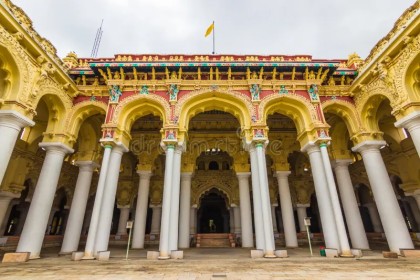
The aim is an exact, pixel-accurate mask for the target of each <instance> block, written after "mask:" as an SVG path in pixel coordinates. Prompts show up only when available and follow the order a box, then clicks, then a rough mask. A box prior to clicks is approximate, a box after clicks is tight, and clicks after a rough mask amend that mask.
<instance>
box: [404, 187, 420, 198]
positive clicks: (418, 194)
mask: <svg viewBox="0 0 420 280" xmlns="http://www.w3.org/2000/svg"><path fill="white" fill-rule="evenodd" d="M404 194H405V195H406V196H412V197H416V196H419V197H420V189H418V190H415V191H413V192H404Z"/></svg>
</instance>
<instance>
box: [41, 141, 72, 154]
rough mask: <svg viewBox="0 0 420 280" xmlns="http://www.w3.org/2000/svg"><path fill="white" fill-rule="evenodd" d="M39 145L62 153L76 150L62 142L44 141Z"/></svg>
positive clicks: (47, 149)
mask: <svg viewBox="0 0 420 280" xmlns="http://www.w3.org/2000/svg"><path fill="white" fill-rule="evenodd" d="M39 147H40V148H41V149H43V150H46V151H52V152H57V153H62V154H72V153H74V150H73V149H72V148H70V147H69V146H67V145H66V144H63V143H60V142H42V143H39Z"/></svg>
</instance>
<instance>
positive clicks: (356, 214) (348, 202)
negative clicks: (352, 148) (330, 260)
mask: <svg viewBox="0 0 420 280" xmlns="http://www.w3.org/2000/svg"><path fill="white" fill-rule="evenodd" d="M352 162H353V161H352V160H349V159H348V160H335V161H334V171H335V175H336V178H337V184H338V189H339V191H340V197H341V202H342V203H343V209H344V215H345V216H346V221H347V228H348V229H349V234H350V240H351V244H352V246H353V248H357V249H365V250H368V249H369V243H368V240H367V236H366V231H365V227H364V226H363V221H362V217H361V216H360V210H359V205H358V204H357V199H356V195H355V194H354V189H353V184H352V182H351V178H350V173H349V164H350V163H352Z"/></svg>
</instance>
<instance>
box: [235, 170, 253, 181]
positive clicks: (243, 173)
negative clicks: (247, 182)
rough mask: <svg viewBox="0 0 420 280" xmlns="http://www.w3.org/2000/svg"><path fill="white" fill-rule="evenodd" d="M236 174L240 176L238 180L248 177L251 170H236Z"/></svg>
mask: <svg viewBox="0 0 420 280" xmlns="http://www.w3.org/2000/svg"><path fill="white" fill-rule="evenodd" d="M236 176H237V177H238V180H240V179H248V178H249V176H251V172H236Z"/></svg>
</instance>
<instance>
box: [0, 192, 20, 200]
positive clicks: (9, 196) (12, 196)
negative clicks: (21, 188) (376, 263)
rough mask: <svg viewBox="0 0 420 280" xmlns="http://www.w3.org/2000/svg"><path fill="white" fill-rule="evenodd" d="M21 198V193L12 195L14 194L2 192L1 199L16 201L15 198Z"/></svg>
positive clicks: (0, 193)
mask: <svg viewBox="0 0 420 280" xmlns="http://www.w3.org/2000/svg"><path fill="white" fill-rule="evenodd" d="M19 197H20V193H12V192H5V191H0V199H10V200H12V199H14V198H19Z"/></svg>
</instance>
